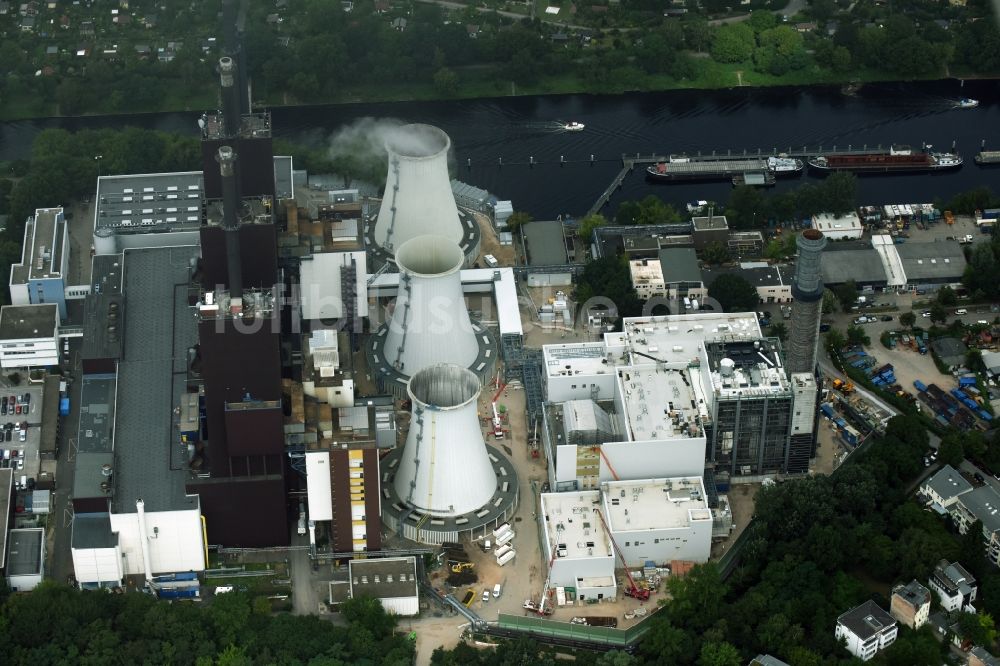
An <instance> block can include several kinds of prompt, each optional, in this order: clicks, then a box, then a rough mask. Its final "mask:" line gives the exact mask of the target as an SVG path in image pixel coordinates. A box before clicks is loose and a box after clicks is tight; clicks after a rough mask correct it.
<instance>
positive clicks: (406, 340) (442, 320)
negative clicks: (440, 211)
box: [375, 236, 480, 376]
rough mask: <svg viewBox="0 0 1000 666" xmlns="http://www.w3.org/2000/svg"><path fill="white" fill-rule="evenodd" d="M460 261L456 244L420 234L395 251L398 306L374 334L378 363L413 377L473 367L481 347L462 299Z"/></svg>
mask: <svg viewBox="0 0 1000 666" xmlns="http://www.w3.org/2000/svg"><path fill="white" fill-rule="evenodd" d="M463 261H464V257H463V255H462V250H461V249H460V248H459V247H458V245H456V244H455V243H454V242H452V241H450V240H448V239H447V238H441V237H440V236H418V237H417V238H413V239H412V240H409V241H407V242H405V243H403V244H402V245H401V246H400V247H399V250H398V251H397V252H396V265H397V266H398V267H399V290H398V291H397V294H396V306H395V309H394V310H393V313H392V319H391V320H390V321H389V323H388V325H387V326H386V327H385V328H384V329H383V330H384V335H383V334H381V333H380V334H379V335H378V336H375V339H376V344H377V345H379V351H378V352H377V354H376V355H377V356H378V357H380V361H379V365H386V366H389V367H391V368H393V369H395V370H396V371H397V372H399V373H401V374H403V375H406V376H412V375H413V374H414V373H416V372H418V371H419V370H421V369H423V368H426V367H427V366H429V365H434V364H435V363H454V364H456V365H459V366H462V367H463V368H468V367H470V366H472V365H473V364H474V363H475V361H476V359H477V358H478V357H479V355H480V344H479V337H478V335H477V330H476V329H475V328H473V325H472V322H471V321H469V311H468V309H467V308H466V305H465V299H464V297H463V295H462V278H461V274H460V272H459V271H460V269H461V268H462V263H463Z"/></svg>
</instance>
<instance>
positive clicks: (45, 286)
mask: <svg viewBox="0 0 1000 666" xmlns="http://www.w3.org/2000/svg"><path fill="white" fill-rule="evenodd" d="M68 269H69V230H68V228H67V226H66V218H65V215H64V213H63V209H62V208H39V209H38V210H36V211H35V214H34V215H33V216H32V217H30V218H28V220H27V222H26V223H25V225H24V245H22V246H21V262H20V263H17V264H11V267H10V302H11V304H12V305H29V304H31V305H39V304H42V303H55V304H57V305H58V306H59V318H60V320H64V319H65V318H66V297H67V288H68V287H70V285H68V284H67V282H66V278H67V271H68ZM70 291H71V292H72V291H73V290H72V289H70ZM73 295H74V294H72V293H71V296H73Z"/></svg>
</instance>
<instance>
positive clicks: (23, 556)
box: [6, 527, 45, 592]
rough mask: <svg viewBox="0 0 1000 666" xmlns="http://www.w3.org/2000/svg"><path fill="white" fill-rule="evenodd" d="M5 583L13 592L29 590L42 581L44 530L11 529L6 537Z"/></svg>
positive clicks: (39, 528)
mask: <svg viewBox="0 0 1000 666" xmlns="http://www.w3.org/2000/svg"><path fill="white" fill-rule="evenodd" d="M7 544H8V545H7V567H6V570H7V584H8V585H9V586H10V589H11V590H13V591H14V592H30V591H31V590H33V589H35V587H37V586H38V584H39V583H41V582H42V574H43V570H44V562H45V530H44V528H41V527H32V528H28V529H17V530H11V531H10V535H9V536H8V538H7Z"/></svg>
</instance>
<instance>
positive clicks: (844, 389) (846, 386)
mask: <svg viewBox="0 0 1000 666" xmlns="http://www.w3.org/2000/svg"><path fill="white" fill-rule="evenodd" d="M833 388H834V390H836V391H840V392H841V393H845V394H846V393H853V392H854V384H853V383H851V382H845V381H844V380H843V379H834V380H833Z"/></svg>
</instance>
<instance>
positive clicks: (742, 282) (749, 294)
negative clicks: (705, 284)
mask: <svg viewBox="0 0 1000 666" xmlns="http://www.w3.org/2000/svg"><path fill="white" fill-rule="evenodd" d="M708 296H709V298H713V299H715V300H716V301H718V303H719V306H720V307H721V308H722V310H723V312H756V310H757V305H758V304H759V303H760V297H759V296H758V294H757V288H756V287H754V286H753V285H752V284H750V283H749V282H747V281H746V279H745V278H743V277H741V276H740V275H738V274H736V273H724V274H722V275H720V276H719V277H717V278H715V281H714V282H712V284H711V286H710V287H709V288H708Z"/></svg>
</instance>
